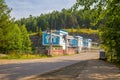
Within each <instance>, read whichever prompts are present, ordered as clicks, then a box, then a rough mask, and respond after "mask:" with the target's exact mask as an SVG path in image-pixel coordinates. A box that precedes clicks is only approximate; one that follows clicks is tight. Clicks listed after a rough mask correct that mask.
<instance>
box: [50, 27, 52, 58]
mask: <svg viewBox="0 0 120 80" xmlns="http://www.w3.org/2000/svg"><path fill="white" fill-rule="evenodd" d="M51 55H52V30H51V29H50V52H49V56H51Z"/></svg>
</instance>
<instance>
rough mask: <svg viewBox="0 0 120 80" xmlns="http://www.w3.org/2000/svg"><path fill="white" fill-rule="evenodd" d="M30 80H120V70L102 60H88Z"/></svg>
mask: <svg viewBox="0 0 120 80" xmlns="http://www.w3.org/2000/svg"><path fill="white" fill-rule="evenodd" d="M28 80H120V69H118V68H117V67H116V66H115V65H113V64H111V63H108V62H105V61H102V60H97V59H93V60H86V61H82V62H79V63H76V64H73V65H71V66H67V67H65V68H62V69H59V70H55V71H52V72H48V73H45V74H42V75H38V76H36V77H33V78H30V79H28Z"/></svg>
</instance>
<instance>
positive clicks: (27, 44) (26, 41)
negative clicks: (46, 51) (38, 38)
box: [20, 25, 31, 50]
mask: <svg viewBox="0 0 120 80" xmlns="http://www.w3.org/2000/svg"><path fill="white" fill-rule="evenodd" d="M20 30H21V33H22V37H21V39H22V50H31V41H30V38H29V35H28V33H27V30H26V27H25V26H24V25H23V26H21V27H20Z"/></svg>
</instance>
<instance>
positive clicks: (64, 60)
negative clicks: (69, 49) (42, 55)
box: [0, 52, 120, 80]
mask: <svg viewBox="0 0 120 80" xmlns="http://www.w3.org/2000/svg"><path fill="white" fill-rule="evenodd" d="M98 58H99V54H98V53H97V52H87V53H81V54H76V55H72V56H61V57H53V58H46V59H34V60H11V61H8V60H0V80H120V69H118V68H117V67H116V66H115V65H113V64H111V63H108V62H105V61H101V60H98ZM66 66H67V67H66Z"/></svg>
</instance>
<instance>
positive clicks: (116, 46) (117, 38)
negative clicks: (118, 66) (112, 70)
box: [73, 0, 120, 61]
mask: <svg viewBox="0 0 120 80" xmlns="http://www.w3.org/2000/svg"><path fill="white" fill-rule="evenodd" d="M76 1H77V2H76V4H75V5H74V6H73V10H76V9H78V7H79V6H82V7H84V11H87V10H91V12H90V14H91V15H90V17H89V18H90V19H92V22H91V24H92V25H96V24H97V23H99V22H100V21H101V20H103V21H104V22H103V23H102V24H100V25H99V26H100V29H99V35H100V38H101V41H102V45H103V47H104V49H105V50H106V53H107V55H108V56H107V57H108V59H109V57H111V58H112V59H113V58H114V60H116V61H120V0H76ZM112 59H111V60H112Z"/></svg>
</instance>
